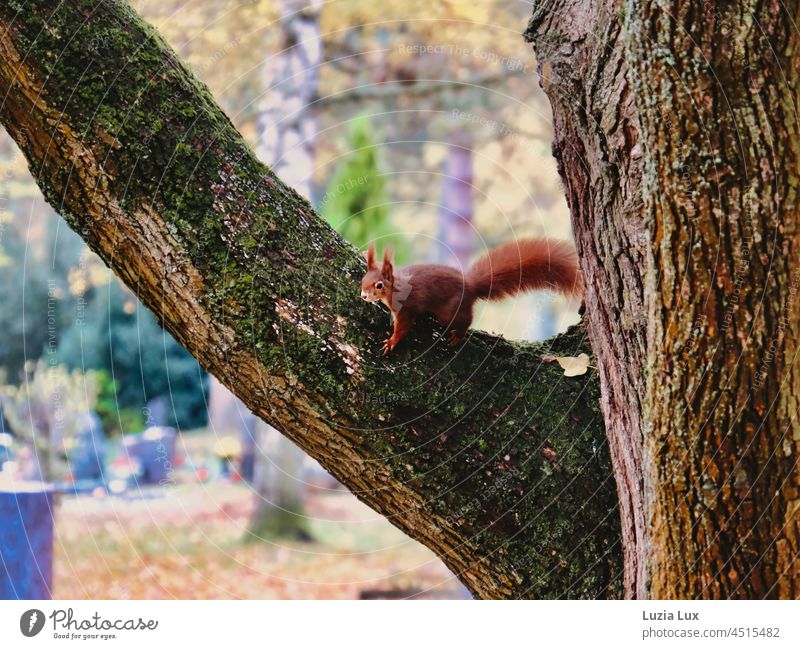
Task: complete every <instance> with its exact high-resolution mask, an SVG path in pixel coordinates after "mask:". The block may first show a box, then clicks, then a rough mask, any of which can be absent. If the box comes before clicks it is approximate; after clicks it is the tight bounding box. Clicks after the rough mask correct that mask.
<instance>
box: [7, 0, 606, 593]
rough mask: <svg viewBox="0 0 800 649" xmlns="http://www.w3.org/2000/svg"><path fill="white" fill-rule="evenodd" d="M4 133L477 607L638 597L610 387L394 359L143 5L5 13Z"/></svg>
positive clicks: (315, 451)
mask: <svg viewBox="0 0 800 649" xmlns="http://www.w3.org/2000/svg"><path fill="white" fill-rule="evenodd" d="M0 89H2V95H1V96H2V100H1V101H2V103H0V119H2V122H3V124H4V126H5V127H6V128H7V129H8V131H9V133H10V134H11V135H12V136H13V138H14V139H15V140H16V142H17V143H18V145H19V146H20V148H21V149H22V151H23V152H24V154H25V156H26V157H27V159H28V162H29V165H30V168H31V171H32V173H33V175H34V177H35V178H36V180H37V182H38V184H39V185H40V187H41V189H42V191H43V193H44V195H45V197H46V198H47V200H48V201H49V202H50V203H51V204H52V205H53V206H54V207H55V208H56V209H57V210H58V211H59V212H60V213H61V214H62V215H63V216H64V218H65V219H66V221H67V222H68V223H69V225H70V226H71V227H72V228H73V229H75V230H76V231H77V232H78V233H79V234H80V235H81V236H82V237H83V238H84V239H85V240H86V241H87V243H88V244H89V246H90V247H91V248H92V249H93V250H94V251H96V252H97V253H98V254H99V255H100V256H101V257H102V258H103V260H104V261H105V262H106V263H107V264H108V265H109V266H110V267H111V268H112V269H113V270H114V272H115V273H116V274H117V275H119V276H120V277H121V278H122V279H123V281H125V282H126V283H127V284H128V285H129V286H131V287H132V288H133V289H134V290H135V291H136V292H137V294H138V295H139V296H140V298H141V299H142V301H143V302H144V303H145V304H146V305H147V306H148V307H149V308H150V309H151V310H152V311H153V312H154V313H155V314H156V316H157V317H158V318H159V321H160V322H161V323H162V324H163V326H164V327H165V328H166V329H168V330H169V331H170V332H171V333H172V334H173V335H174V336H175V337H176V338H177V339H178V340H179V341H180V342H181V343H182V344H183V345H184V346H185V347H186V348H187V349H188V350H189V351H190V352H191V353H192V354H194V355H195V356H196V357H197V358H198V360H199V361H200V362H201V364H202V365H203V366H204V367H205V368H206V369H208V370H209V371H210V372H211V373H213V374H214V375H215V376H217V377H218V378H219V379H220V380H221V381H222V382H223V383H224V384H225V385H226V386H228V387H229V388H230V389H231V390H232V391H233V392H234V393H235V394H237V395H238V396H239V397H240V398H241V399H242V400H243V401H244V402H245V403H246V404H247V405H248V407H250V408H252V409H253V411H254V412H255V413H256V414H258V415H259V416H260V417H262V418H263V419H264V420H265V421H267V422H269V423H270V424H272V425H274V426H276V427H277V428H279V429H280V430H281V431H283V432H284V433H285V434H286V435H287V436H288V437H290V438H291V439H292V440H293V441H295V442H296V443H297V444H298V445H300V446H301V447H302V448H304V449H305V450H306V451H307V452H308V453H309V454H311V455H312V456H313V457H315V458H316V459H317V460H319V461H320V463H321V464H322V465H323V466H324V467H325V468H326V469H327V470H328V471H330V472H331V473H332V474H333V475H335V476H336V477H337V478H338V479H339V480H340V481H341V482H343V483H344V484H345V485H347V486H348V487H349V488H350V489H351V490H352V491H353V493H355V495H356V496H357V497H358V498H360V499H361V500H363V501H364V502H365V503H367V504H368V505H369V506H371V507H373V508H374V509H376V510H377V511H379V512H381V513H382V514H383V515H385V516H387V517H388V518H389V520H390V521H391V522H392V523H393V524H395V525H396V526H398V527H399V528H400V529H402V530H404V531H405V532H406V533H408V534H409V535H410V536H412V537H414V538H415V539H418V540H419V541H421V542H423V543H424V544H425V545H427V546H428V547H430V548H432V549H433V550H434V551H435V552H436V553H437V554H438V555H439V556H441V557H442V559H443V560H444V561H445V562H446V563H447V564H448V566H449V567H450V568H451V569H452V570H453V571H454V572H455V573H456V574H457V575H459V576H460V578H461V579H462V580H463V582H464V583H465V584H466V585H467V586H468V587H469V588H470V589H471V591H472V592H473V593H475V594H476V595H477V596H479V597H491V598H499V597H605V596H616V595H617V594H618V593H619V570H620V555H621V550H620V547H619V523H618V514H617V509H616V508H617V503H616V493H615V485H614V480H613V478H612V473H611V468H610V462H609V459H608V452H607V448H606V440H605V436H604V434H603V424H602V419H601V417H600V415H599V413H598V406H597V403H598V395H599V390H598V382H597V378H596V376H595V375H594V374H589V375H586V376H583V377H575V378H565V377H564V376H563V375H562V374H561V372H560V370H559V369H558V367H557V366H555V364H544V363H543V362H542V361H541V359H540V355H541V354H542V352H543V351H547V352H549V353H554V354H560V355H575V354H577V353H579V352H581V351H588V349H587V343H586V338H585V336H584V332H583V331H582V330H581V329H579V328H575V329H573V330H571V331H570V332H569V333H568V334H566V335H563V336H559V337H558V338H556V339H554V340H552V341H550V342H549V343H547V344H544V345H522V344H511V343H509V342H506V341H504V340H502V339H497V338H493V337H491V336H488V335H486V334H481V333H476V334H473V335H472V336H470V337H469V340H468V342H467V344H465V345H464V346H463V347H462V348H460V349H458V350H452V349H450V348H449V347H447V346H446V345H444V344H443V342H442V341H439V340H438V338H436V337H435V335H434V328H433V327H432V326H430V325H429V324H425V325H422V326H420V328H419V329H418V330H417V331H416V332H415V333H414V335H412V336H411V337H410V339H409V341H408V343H406V344H404V345H402V346H401V347H400V348H398V350H396V351H397V353H396V354H395V355H393V356H390V357H389V358H388V359H385V358H382V357H381V356H380V354H379V348H380V340H381V339H382V338H383V337H385V335H386V331H387V329H388V326H389V323H388V316H387V314H386V313H384V312H381V311H379V310H378V309H375V308H373V307H370V306H369V305H366V304H364V303H363V302H361V300H360V299H359V292H358V280H359V278H360V276H361V274H362V272H363V269H364V263H363V260H362V259H361V257H360V256H359V255H358V254H357V251H355V250H354V249H353V248H352V247H351V246H350V245H348V244H347V243H345V242H344V241H342V239H341V238H340V237H339V236H338V235H337V234H336V233H335V232H334V231H333V230H332V229H331V228H329V227H328V226H327V225H326V224H325V223H324V222H322V221H321V220H320V219H318V218H317V216H316V215H315V214H314V212H313V210H312V208H311V206H310V205H309V204H308V203H307V202H306V201H305V200H304V199H302V198H301V197H300V196H299V195H298V194H296V193H295V192H294V191H293V190H292V189H290V188H289V187H286V186H285V185H283V184H282V183H281V182H280V180H278V179H277V178H276V177H275V176H274V175H273V174H272V173H271V172H270V171H269V170H268V169H267V168H266V167H265V166H264V165H263V164H262V163H261V162H259V161H258V160H257V159H256V157H255V156H254V154H253V152H252V151H251V149H250V147H249V146H248V145H247V144H246V143H245V142H244V141H243V139H242V138H241V136H240V135H239V133H238V132H237V131H236V130H235V129H234V127H233V126H232V125H231V123H230V121H229V120H228V118H227V117H226V116H225V115H224V114H223V113H222V111H221V110H220V109H219V108H218V107H217V105H216V103H215V102H214V100H213V98H212V97H211V95H210V93H209V92H208V90H207V89H206V88H205V87H204V86H203V85H202V84H200V83H199V82H198V81H197V80H196V79H195V78H194V77H193V76H192V74H191V73H190V72H189V71H188V70H187V68H186V67H185V66H184V65H183V64H182V63H181V62H180V61H179V60H178V59H177V57H176V55H175V54H174V53H173V52H172V51H171V49H170V48H169V47H168V46H167V45H166V43H165V42H164V41H163V40H162V38H161V37H160V36H159V35H158V34H157V33H156V32H155V31H154V30H153V29H152V28H150V27H149V26H148V25H146V24H145V23H144V22H143V21H142V20H141V19H140V18H139V17H138V16H137V15H136V14H135V13H134V12H133V11H132V10H131V9H130V8H129V7H128V5H127V4H125V3H121V2H109V1H102V2H96V1H94V0H92V1H89V0H66V1H62V2H59V3H57V4H56V5H55V6H54V5H53V3H51V2H47V1H45V0H33V1H31V0H26V1H25V2H24V3H23V2H18V1H17V0H7V1H6V2H4V3H3V4H2V6H0Z"/></svg>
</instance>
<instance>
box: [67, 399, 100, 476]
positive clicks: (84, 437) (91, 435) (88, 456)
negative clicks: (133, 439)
mask: <svg viewBox="0 0 800 649" xmlns="http://www.w3.org/2000/svg"><path fill="white" fill-rule="evenodd" d="M105 449H106V436H105V435H104V434H103V426H102V424H101V423H100V418H99V417H98V416H97V414H96V413H94V412H91V411H90V412H87V413H86V415H85V416H84V421H83V424H82V426H81V432H80V433H78V435H77V436H76V443H75V447H74V448H73V449H72V450H71V451H70V454H69V464H70V473H71V474H72V477H73V479H74V481H75V482H80V481H86V480H90V481H97V480H99V481H101V482H102V481H103V480H104V479H105Z"/></svg>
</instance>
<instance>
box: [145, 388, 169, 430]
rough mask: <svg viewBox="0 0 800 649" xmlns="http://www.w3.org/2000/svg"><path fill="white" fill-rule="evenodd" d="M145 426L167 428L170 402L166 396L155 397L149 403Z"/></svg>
mask: <svg viewBox="0 0 800 649" xmlns="http://www.w3.org/2000/svg"><path fill="white" fill-rule="evenodd" d="M146 415H147V416H146V419H147V421H145V425H146V426H148V427H150V426H167V425H168V424H169V422H168V421H167V419H168V418H169V400H168V399H167V397H165V396H164V395H161V396H158V397H154V398H152V399H150V401H148V402H147V412H146Z"/></svg>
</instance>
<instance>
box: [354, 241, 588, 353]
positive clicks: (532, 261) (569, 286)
mask: <svg viewBox="0 0 800 649" xmlns="http://www.w3.org/2000/svg"><path fill="white" fill-rule="evenodd" d="M537 289H552V290H556V291H559V292H561V293H565V294H568V295H576V296H580V295H581V294H582V292H583V286H582V282H581V279H580V274H579V272H578V261H577V256H576V254H575V249H574V248H573V247H572V246H571V245H570V244H569V243H566V242H563V241H556V240H553V239H521V240H519V241H515V242H511V243H507V244H504V245H502V246H498V247H497V248H494V249H493V250H490V251H489V252H488V254H486V256H484V257H482V258H480V259H479V260H478V261H476V262H475V263H474V264H473V265H472V266H471V268H470V269H469V270H468V271H467V274H466V277H465V276H464V275H463V274H462V273H461V271H459V270H458V269H455V268H450V267H449V266H441V265H438V264H414V265H411V266H404V267H402V268H398V269H394V268H393V266H392V263H391V253H390V251H388V250H386V251H384V257H383V264H382V266H381V267H380V268H378V265H377V264H376V263H375V247H374V246H373V245H370V247H369V250H368V251H367V272H366V274H365V275H364V277H363V279H362V280H361V297H362V298H363V299H365V300H367V301H370V302H378V301H380V302H383V303H384V304H386V306H388V307H389V310H390V311H391V312H392V316H393V318H394V331H393V333H392V336H391V337H390V338H389V339H388V340H386V341H385V342H384V352H388V351H390V350H392V349H393V348H394V347H395V346H396V345H397V343H399V342H400V341H401V340H402V339H403V337H404V336H405V335H406V334H407V333H408V330H409V329H410V328H411V325H413V324H414V320H416V318H417V317H418V316H419V315H421V314H423V313H431V314H433V315H434V316H435V317H436V319H437V320H438V321H439V322H440V323H441V324H442V325H444V326H445V327H446V328H447V329H448V330H449V332H450V336H449V340H450V343H451V344H457V343H458V342H460V341H461V340H462V339H463V338H464V336H465V335H466V333H467V329H469V326H470V324H472V313H473V306H474V304H475V301H476V300H479V299H484V300H487V299H488V300H500V299H502V298H504V297H507V296H511V295H516V294H517V293H522V292H525V291H531V290H537Z"/></svg>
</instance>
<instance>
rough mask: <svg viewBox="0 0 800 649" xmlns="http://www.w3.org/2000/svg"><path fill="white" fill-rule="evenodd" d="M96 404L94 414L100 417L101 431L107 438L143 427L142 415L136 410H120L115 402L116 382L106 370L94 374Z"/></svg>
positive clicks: (141, 412)
mask: <svg viewBox="0 0 800 649" xmlns="http://www.w3.org/2000/svg"><path fill="white" fill-rule="evenodd" d="M95 378H96V382H97V403H96V405H95V408H94V409H95V412H96V413H97V416H98V417H100V421H101V422H102V424H103V430H104V431H105V432H106V434H107V435H108V436H109V437H114V436H117V435H121V434H124V433H135V432H137V431H140V430H142V429H143V428H144V427H145V418H144V413H143V411H142V410H140V409H136V408H121V407H120V406H119V403H118V402H117V382H116V381H114V380H113V379H112V378H111V376H110V375H109V374H108V372H107V371H106V370H98V371H97V372H96V373H95Z"/></svg>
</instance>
